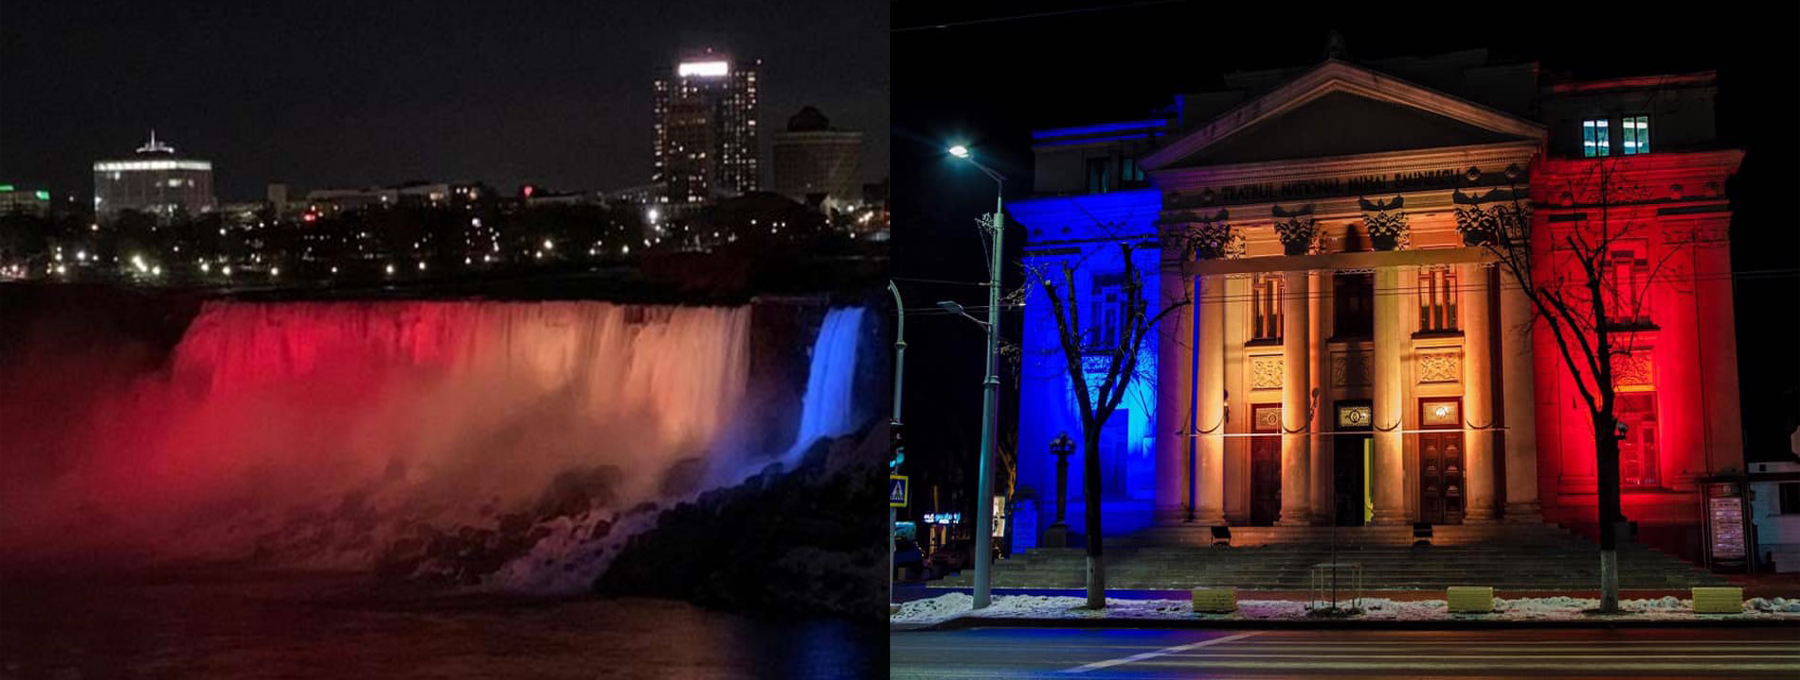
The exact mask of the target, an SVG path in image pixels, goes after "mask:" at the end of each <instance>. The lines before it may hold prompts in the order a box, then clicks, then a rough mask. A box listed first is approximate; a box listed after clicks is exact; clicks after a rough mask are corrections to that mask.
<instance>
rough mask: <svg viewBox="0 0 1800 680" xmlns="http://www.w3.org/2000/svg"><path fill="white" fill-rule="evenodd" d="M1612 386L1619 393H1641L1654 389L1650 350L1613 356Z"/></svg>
mask: <svg viewBox="0 0 1800 680" xmlns="http://www.w3.org/2000/svg"><path fill="white" fill-rule="evenodd" d="M1612 370H1613V386H1614V387H1615V388H1617V389H1619V390H1621V391H1641V390H1649V389H1654V387H1653V385H1652V381H1653V380H1654V379H1655V376H1654V375H1653V374H1652V372H1653V371H1654V370H1655V369H1654V366H1653V364H1651V363H1650V350H1648V349H1640V350H1638V351H1636V352H1632V353H1630V354H1615V355H1613V358H1612Z"/></svg>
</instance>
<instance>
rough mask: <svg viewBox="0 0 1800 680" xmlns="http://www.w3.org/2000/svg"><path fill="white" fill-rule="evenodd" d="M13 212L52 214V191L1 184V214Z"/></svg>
mask: <svg viewBox="0 0 1800 680" xmlns="http://www.w3.org/2000/svg"><path fill="white" fill-rule="evenodd" d="M11 212H22V213H30V214H33V215H38V216H43V215H48V214H50V192H49V191H48V190H44V189H24V188H19V187H16V186H14V185H11V184H0V215H4V214H6V213H11Z"/></svg>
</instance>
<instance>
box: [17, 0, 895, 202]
mask: <svg viewBox="0 0 1800 680" xmlns="http://www.w3.org/2000/svg"><path fill="white" fill-rule="evenodd" d="M58 9H59V11H57V12H31V11H30V10H29V8H20V9H19V10H18V11H16V12H13V13H9V19H8V21H7V22H6V24H5V25H4V26H0V37H4V38H5V39H4V40H0V45H3V46H0V57H4V59H5V62H6V63H8V64H9V71H10V73H9V92H10V93H11V96H8V97H7V98H6V101H4V102H0V178H5V179H4V181H6V182H9V183H13V184H17V185H19V186H28V187H31V188H34V189H37V188H43V189H48V190H50V191H51V192H52V193H53V194H55V195H56V196H57V198H58V202H59V203H63V202H64V200H66V197H68V196H70V195H74V196H76V197H79V198H87V197H91V193H92V191H93V186H92V183H91V179H92V174H91V172H92V163H93V162H94V161H96V160H99V159H104V158H112V157H119V156H121V155H123V154H127V153H129V152H130V150H131V149H132V148H135V147H136V146H138V145H139V144H141V143H142V141H143V139H144V138H145V136H146V135H147V133H148V130H149V129H151V128H155V129H157V131H158V135H159V136H160V137H162V138H164V139H169V140H172V143H174V144H176V145H178V146H179V147H180V148H181V149H182V150H183V152H184V153H189V154H193V155H195V156H198V157H203V158H208V159H210V160H212V161H213V163H214V167H215V169H216V173H217V174H216V185H215V193H216V194H217V197H218V200H219V202H220V203H229V202H236V201H245V200H256V199H259V198H261V197H262V196H263V195H264V191H265V188H266V186H267V185H269V184H273V183H286V184H289V185H291V186H298V187H304V188H319V187H358V186H373V185H387V184H395V183H400V182H406V181H411V180H428V181H480V182H485V183H487V184H488V185H490V186H493V187H495V188H497V189H500V190H501V191H503V192H510V191H511V190H513V189H515V188H516V187H518V186H519V185H522V184H533V185H537V186H540V187H543V188H547V189H554V190H560V191H599V192H606V191H615V190H619V189H623V188H627V187H633V186H638V185H643V184H646V183H647V182H648V181H649V178H650V170H651V167H652V149H651V140H650V139H649V138H648V136H647V135H645V134H644V133H643V131H644V130H646V129H649V128H650V126H651V120H652V113H653V106H652V101H651V99H652V94H653V93H652V91H651V88H650V84H651V83H652V82H653V81H654V79H655V78H656V74H657V72H658V71H659V70H662V69H667V68H669V65H671V64H674V63H676V62H677V61H679V60H680V59H682V58H683V57H684V56H686V55H690V54H692V53H694V52H695V51H698V50H704V49H706V48H708V47H712V48H715V49H718V50H720V51H725V52H729V53H735V54H753V55H756V56H757V57H759V58H761V59H762V60H763V64H762V66H761V71H762V73H763V74H764V75H763V79H764V81H765V82H766V87H765V89H764V92H765V93H764V94H763V96H762V102H761V106H760V107H759V108H760V111H759V112H758V114H759V115H758V121H759V122H758V126H760V127H764V128H768V129H775V130H779V129H781V127H782V125H783V123H785V121H786V119H787V117H788V116H790V115H793V113H794V112H796V111H799V110H800V109H801V108H802V107H804V106H809V105H810V106H814V107H817V108H819V109H820V110H823V111H825V112H827V113H828V114H829V115H831V116H832V117H833V119H834V120H836V121H839V122H840V125H842V126H843V127H846V128H851V129H860V130H881V129H885V128H886V127H887V115H888V114H887V106H886V90H887V79H888V75H887V73H888V69H887V50H886V41H885V35H884V36H882V38H883V39H881V40H868V39H866V38H867V36H863V35H857V34H856V32H855V31H853V30H849V27H852V26H857V25H860V24H861V23H862V22H866V20H867V18H866V13H863V14H859V13H858V12H855V11H853V10H852V9H849V8H842V7H838V6H836V5H833V4H831V3H819V4H817V5H816V6H814V7H810V8H801V9H800V10H799V11H795V10H794V9H793V8H788V7H784V8H783V11H782V12H770V11H766V9H767V8H759V7H757V6H754V5H752V6H732V7H729V8H716V7H705V6H703V5H701V4H700V3H694V4H693V5H692V6H689V5H686V4H682V5H677V6H674V7H666V8H661V9H660V11H659V12H658V13H656V14H654V15H651V16H650V17H634V18H633V21H632V22H631V23H630V24H629V27H628V29H627V28H625V26H626V25H625V24H622V23H620V22H615V21H611V20H609V19H608V18H607V17H606V16H604V15H602V14H599V13H595V12H589V11H584V9H583V8H580V7H552V8H538V7H534V8H531V9H530V10H529V11H524V12H514V13H510V14H505V13H502V14H501V15H497V16H490V14H491V13H488V12H485V11H484V10H483V9H482V8H479V7H474V6H452V7H448V8H445V9H443V10H442V11H434V13H433V14H431V15H418V16H412V17H408V19H409V20H408V21H401V22H397V21H394V20H392V19H390V18H387V17H379V16H374V13H372V12H369V11H367V10H363V9H352V8H344V11H340V12H331V11H325V10H319V9H317V8H308V9H305V10H298V9H292V8H289V9H282V8H276V9H272V10H268V11H266V12H265V11H262V10H260V9H259V10H255V11H256V12H258V17H257V18H258V19H259V21H257V22H256V23H259V24H266V25H270V26H280V27H282V29H281V33H285V34H286V37H285V38H283V37H281V35H280V34H270V33H268V32H262V31H257V32H249V31H242V30H237V31H217V32H214V31H209V27H214V26H224V25H233V26H242V25H244V24H245V23H246V21H247V18H246V17H243V16H231V15H233V14H234V13H242V12H249V11H252V10H247V9H244V8H226V9H222V10H220V11H219V12H217V13H216V14H217V15H218V16H211V15H209V16H207V17H204V18H197V17H183V19H184V20H185V21H183V22H175V21H171V20H169V17H165V16H163V15H161V14H159V13H158V12H156V11H155V9H154V8H153V7H152V8H145V7H141V6H134V7H122V8H113V7H106V8H105V10H104V11H100V10H99V9H98V8H94V9H95V10H96V11H92V12H74V11H62V10H64V9H65V8H60V7H59V8H58ZM284 13H285V14H284ZM167 14H170V16H172V13H167ZM90 15H91V16H90ZM75 17H81V20H80V21H81V25H80V29H81V30H74V29H75V27H74V26H64V25H60V24H59V23H58V22H68V21H75V19H74V18H75ZM796 17H803V18H804V20H801V19H797V18H796ZM412 19H417V21H412ZM726 27H729V28H726ZM833 27H837V29H838V30H834V29H833ZM47 35H58V36H60V37H62V38H64V39H63V40H61V41H58V42H55V43H49V42H42V41H40V40H38V37H39V36H47ZM402 45H403V46H404V47H405V48H406V49H405V50H399V49H398V48H399V47H401V46H402ZM147 46H148V47H154V48H155V49H146V47H147ZM384 54H385V55H386V56H388V57H391V58H384ZM226 55H230V56H229V58H227V57H226ZM194 101H201V102H215V103H217V105H211V106H191V105H188V104H185V102H194ZM71 113H73V114H74V115H70V114H71ZM770 126H774V127H773V128H770ZM445 141H449V142H453V143H443V142H445ZM760 142H761V143H760V144H759V149H758V153H757V156H758V157H759V158H763V159H766V158H768V157H769V156H770V153H771V147H772V140H771V139H769V138H768V137H767V136H764V138H763V139H762V140H760ZM864 157H865V158H866V159H868V161H869V162H867V163H865V165H864V170H863V172H862V173H861V180H862V181H864V182H878V181H880V180H881V179H882V178H883V177H884V176H885V169H886V166H887V162H886V158H887V137H886V136H885V135H866V139H865V142H864ZM764 165H767V164H766V163H765V164H764ZM768 173H769V169H768V168H764V169H763V172H762V175H763V176H762V177H761V181H762V184H764V185H768V184H770V181H771V180H772V178H771V177H769V176H768ZM78 203H79V200H78ZM64 204H66V203H64Z"/></svg>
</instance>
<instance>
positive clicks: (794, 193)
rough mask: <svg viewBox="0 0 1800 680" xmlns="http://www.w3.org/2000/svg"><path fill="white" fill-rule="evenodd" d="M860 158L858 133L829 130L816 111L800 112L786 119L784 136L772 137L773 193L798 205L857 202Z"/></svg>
mask: <svg viewBox="0 0 1800 680" xmlns="http://www.w3.org/2000/svg"><path fill="white" fill-rule="evenodd" d="M861 158H862V133H861V132H855V131H851V130H833V129H832V128H831V121H830V119H827V118H826V117H825V114H822V113H819V110H818V109H815V108H813V107H810V106H808V107H806V108H803V109H800V112H799V113H796V114H794V115H793V116H792V117H789V118H788V124H787V131H786V132H777V133H775V191H776V192H777V193H780V194H781V195H783V196H786V197H788V198H791V199H794V200H796V201H799V202H801V203H811V202H812V201H813V200H815V199H819V200H821V201H822V203H824V204H828V205H830V206H831V207H838V206H842V205H843V204H846V203H853V202H857V201H858V200H859V199H860V198H861V192H862V185H861V184H860V183H859V182H858V181H857V174H856V170H857V167H856V166H857V163H858V162H859V161H860V160H861Z"/></svg>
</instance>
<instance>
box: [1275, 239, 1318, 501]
mask: <svg viewBox="0 0 1800 680" xmlns="http://www.w3.org/2000/svg"><path fill="white" fill-rule="evenodd" d="M1281 286H1282V296H1281V358H1282V364H1283V366H1282V369H1281V376H1282V378H1281V420H1282V424H1281V429H1282V433H1281V517H1280V519H1277V520H1276V522H1275V523H1276V524H1283V525H1289V524H1293V525H1304V524H1307V523H1308V522H1310V521H1311V520H1312V480H1311V477H1312V474H1311V473H1312V460H1311V456H1309V455H1308V454H1309V453H1310V448H1311V447H1310V444H1311V440H1312V435H1311V433H1310V432H1309V430H1310V429H1311V425H1312V419H1311V418H1310V417H1309V416H1310V413H1309V410H1310V407H1311V405H1312V399H1311V397H1312V394H1311V393H1312V381H1311V379H1310V378H1311V372H1312V359H1311V354H1312V353H1311V350H1312V345H1311V344H1309V343H1308V342H1307V341H1308V340H1309V339H1310V336H1309V334H1308V332H1307V329H1308V327H1309V326H1311V324H1310V323H1309V320H1310V315H1309V314H1308V312H1309V311H1310V307H1311V305H1310V304H1308V298H1309V297H1311V296H1310V295H1309V294H1308V291H1309V290H1310V289H1309V288H1308V287H1307V273H1306V272H1303V271H1297V272H1284V273H1283V274H1282V284H1281Z"/></svg>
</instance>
